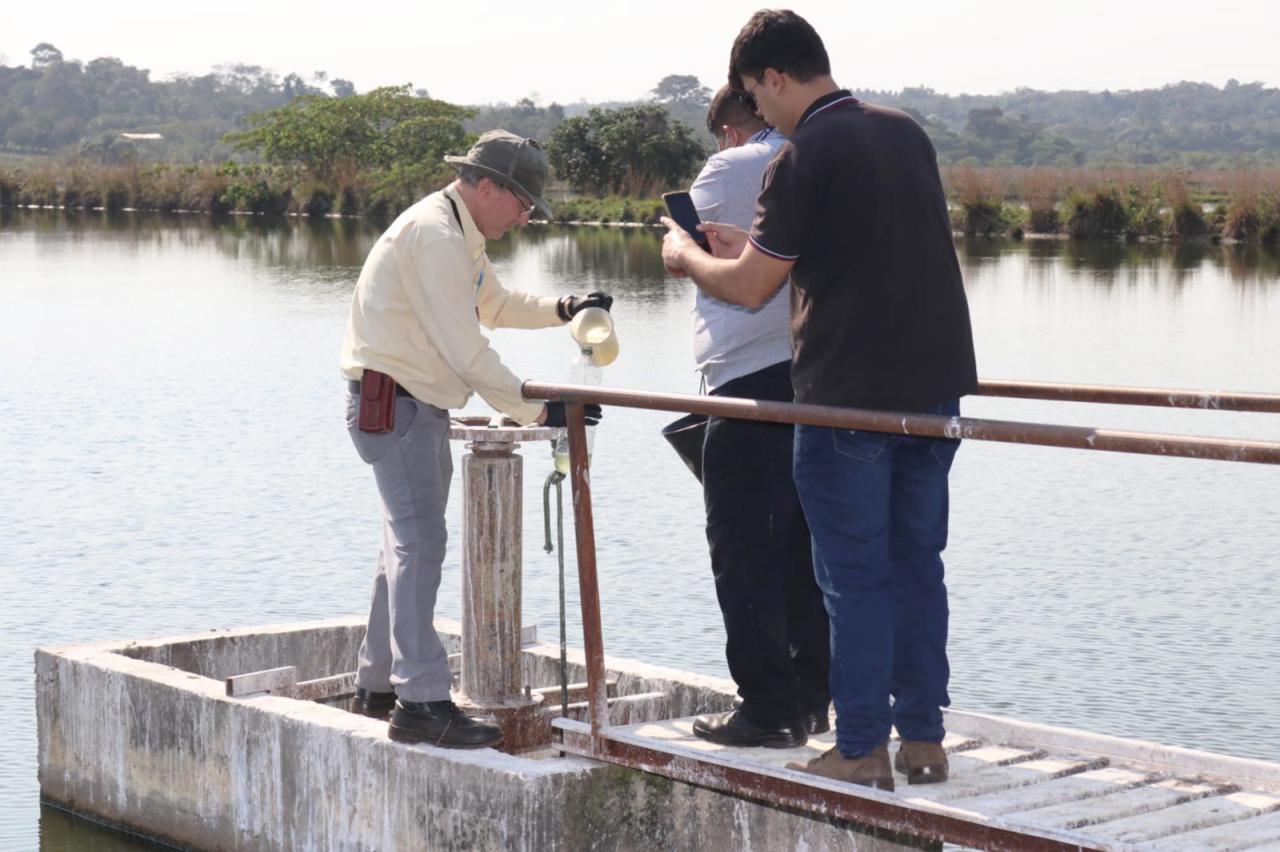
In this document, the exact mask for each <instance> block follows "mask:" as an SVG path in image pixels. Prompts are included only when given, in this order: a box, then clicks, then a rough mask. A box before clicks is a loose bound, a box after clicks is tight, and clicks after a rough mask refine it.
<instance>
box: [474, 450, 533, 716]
mask: <svg viewBox="0 0 1280 852" xmlns="http://www.w3.org/2000/svg"><path fill="white" fill-rule="evenodd" d="M516 446H517V445H516V444H515V443H514V442H511V441H504V442H496V441H495V442H485V441H472V442H471V443H469V444H467V449H469V450H471V452H470V453H468V454H467V455H466V456H464V457H463V459H462V500H463V519H462V539H463V540H462V680H461V686H462V691H463V692H464V693H466V695H467V698H468V699H470V700H471V701H473V702H475V703H476V704H478V705H484V706H500V705H503V704H507V703H510V702H512V701H518V700H520V699H522V698H523V696H524V680H523V672H522V668H521V658H520V644H521V643H520V626H521V625H520V605H521V553H522V550H521V546H522V544H523V536H522V534H521V532H522V527H523V514H524V513H523V506H522V502H523V501H522V495H523V491H522V488H523V485H524V475H523V474H524V459H522V458H521V457H520V456H519V455H516V453H515V452H514V450H515V448H516Z"/></svg>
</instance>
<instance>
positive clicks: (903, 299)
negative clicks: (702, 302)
mask: <svg viewBox="0 0 1280 852" xmlns="http://www.w3.org/2000/svg"><path fill="white" fill-rule="evenodd" d="M751 242H752V244H753V245H754V246H755V247H756V248H757V249H759V250H760V251H762V252H764V253H766V254H769V255H772V256H773V257H777V258H781V259H783V260H791V261H795V266H794V267H792V271H791V284H792V289H791V336H792V347H793V350H794V360H793V364H792V381H793V383H794V385H795V393H796V401H797V402H804V403H817V404H821V405H843V406H852V407H856V408H879V409H886V410H891V411H923V410H925V409H928V408H932V407H933V406H936V405H938V404H939V403H942V402H945V401H946V400H949V399H954V398H956V397H959V396H962V395H964V394H967V393H970V392H972V391H973V390H975V389H976V388H977V370H976V367H975V365H974V356H973V332H972V331H971V330H970V327H969V305H968V301H967V300H966V299H965V294H964V284H963V282H962V280H961V277H960V264H959V262H958V261H957V260H956V252H955V246H954V244H953V243H952V238H951V220H950V218H949V217H948V215H947V203H946V198H945V196H944V195H943V191H942V181H941V179H940V177H939V175H938V161H937V156H936V154H935V153H934V150H933V144H932V143H931V142H930V141H929V137H928V136H926V135H925V133H924V131H923V130H922V129H921V128H920V126H919V125H918V124H916V123H915V122H914V121H913V120H912V119H911V118H910V117H909V116H907V115H906V114H905V113H901V112H898V111H897V110H892V109H886V108H884V107H878V106H873V105H871V104H867V103H863V102H861V101H859V100H858V99H857V98H855V97H853V96H852V95H851V94H849V93H848V92H847V91H839V92H834V93H832V94H830V95H824V96H823V97H821V98H819V99H818V100H816V101H814V102H813V104H811V105H810V106H809V108H808V109H807V110H805V113H804V116H803V117H802V118H801V120H800V123H799V125H798V126H797V127H796V130H795V133H794V134H792V136H791V138H790V139H789V140H788V141H787V142H786V144H784V145H783V146H782V148H781V149H780V150H779V151H778V154H777V156H776V157H775V158H774V159H773V162H771V163H770V164H769V167H768V169H767V170H766V172H765V176H764V185H763V190H762V191H761V193H760V198H759V200H758V202H757V207H756V218H755V224H754V225H753V226H752V231H751Z"/></svg>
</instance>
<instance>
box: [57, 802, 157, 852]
mask: <svg viewBox="0 0 1280 852" xmlns="http://www.w3.org/2000/svg"><path fill="white" fill-rule="evenodd" d="M168 848H170V847H168V846H160V845H157V844H154V843H151V842H149V841H147V840H144V839H142V838H140V837H136V836H134V835H131V834H126V833H124V832H121V831H114V830H112V829H110V828H107V827H105V826H101V825H98V824H96V823H93V822H90V821H88V820H84V819H80V818H79V817H77V816H74V815H73V814H69V813H67V812H66V811H64V810H61V809H59V808H55V807H51V806H49V805H41V806H40V852H142V850H156V849H168Z"/></svg>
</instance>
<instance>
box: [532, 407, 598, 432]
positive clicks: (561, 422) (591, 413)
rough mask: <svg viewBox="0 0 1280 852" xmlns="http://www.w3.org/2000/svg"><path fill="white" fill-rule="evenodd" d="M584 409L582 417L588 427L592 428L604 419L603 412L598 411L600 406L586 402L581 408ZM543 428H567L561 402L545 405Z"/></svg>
mask: <svg viewBox="0 0 1280 852" xmlns="http://www.w3.org/2000/svg"><path fill="white" fill-rule="evenodd" d="M583 408H584V409H585V410H584V411H583V415H584V417H585V419H586V421H587V425H588V426H594V425H596V424H597V423H599V422H600V418H601V417H604V412H603V411H601V410H600V406H598V405H596V404H595V403H594V402H588V403H587V404H586V405H584V406H583ZM542 425H543V426H558V427H560V426H567V425H568V421H566V420H565V408H564V403H563V402H548V403H547V419H546V420H544V421H543V422H542Z"/></svg>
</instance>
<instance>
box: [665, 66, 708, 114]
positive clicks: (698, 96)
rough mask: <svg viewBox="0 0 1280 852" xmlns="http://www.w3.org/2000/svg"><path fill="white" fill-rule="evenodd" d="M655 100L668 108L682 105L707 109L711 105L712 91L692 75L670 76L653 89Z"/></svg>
mask: <svg viewBox="0 0 1280 852" xmlns="http://www.w3.org/2000/svg"><path fill="white" fill-rule="evenodd" d="M653 99H654V100H655V101H657V102H658V103H660V104H667V105H668V106H671V105H676V104H681V105H687V106H691V107H695V108H700V109H706V108H707V107H708V106H710V105H711V90H710V89H708V88H707V87H706V86H704V85H702V81H701V80H699V79H698V78H697V77H695V76H693V75H692V74H668V75H667V76H666V77H663V78H662V79H661V80H659V81H658V85H656V86H654V87H653Z"/></svg>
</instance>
